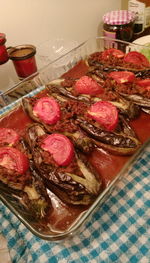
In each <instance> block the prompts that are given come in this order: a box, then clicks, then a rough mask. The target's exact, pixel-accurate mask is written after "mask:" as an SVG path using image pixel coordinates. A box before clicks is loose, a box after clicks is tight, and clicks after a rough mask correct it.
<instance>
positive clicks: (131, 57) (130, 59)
mask: <svg viewBox="0 0 150 263" xmlns="http://www.w3.org/2000/svg"><path fill="white" fill-rule="evenodd" d="M124 61H125V62H127V63H132V64H135V65H137V66H144V67H149V66H150V63H149V61H148V59H147V58H146V57H145V56H144V55H143V54H141V53H140V52H137V51H131V52H129V53H127V54H126V55H125V57H124Z"/></svg>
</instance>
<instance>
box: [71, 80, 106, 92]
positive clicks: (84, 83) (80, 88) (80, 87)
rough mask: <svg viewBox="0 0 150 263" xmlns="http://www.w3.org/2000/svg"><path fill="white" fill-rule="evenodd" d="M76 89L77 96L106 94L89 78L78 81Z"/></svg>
mask: <svg viewBox="0 0 150 263" xmlns="http://www.w3.org/2000/svg"><path fill="white" fill-rule="evenodd" d="M74 89H75V91H76V93H77V94H89V95H93V96H94V95H98V94H101V93H103V92H104V89H103V88H102V87H101V86H100V85H99V84H98V83H97V81H96V80H94V79H92V78H90V77H88V76H83V77H81V78H80V79H79V80H77V81H76V83H75V85H74Z"/></svg>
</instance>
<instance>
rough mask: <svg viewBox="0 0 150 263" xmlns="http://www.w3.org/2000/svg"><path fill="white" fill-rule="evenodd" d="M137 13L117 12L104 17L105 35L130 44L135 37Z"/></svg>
mask: <svg viewBox="0 0 150 263" xmlns="http://www.w3.org/2000/svg"><path fill="white" fill-rule="evenodd" d="M134 21H135V13H134V12H130V11H128V10H116V11H111V12H109V13H106V14H105V15H104V16H103V35H104V36H105V37H109V38H113V39H120V40H123V41H127V42H130V41H131V40H132V36H133V27H134Z"/></svg>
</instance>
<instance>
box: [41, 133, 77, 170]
mask: <svg viewBox="0 0 150 263" xmlns="http://www.w3.org/2000/svg"><path fill="white" fill-rule="evenodd" d="M41 147H42V149H44V150H45V151H48V152H49V153H50V154H52V156H53V159H54V161H55V162H56V163H57V164H58V165H59V166H66V165H69V164H70V163H71V161H72V159H73V156H74V147H73V144H72V142H71V141H70V140H69V139H68V138H67V137H66V136H65V135H62V134H59V133H53V134H51V135H48V136H47V137H46V138H45V139H44V140H43V143H42V145H41Z"/></svg>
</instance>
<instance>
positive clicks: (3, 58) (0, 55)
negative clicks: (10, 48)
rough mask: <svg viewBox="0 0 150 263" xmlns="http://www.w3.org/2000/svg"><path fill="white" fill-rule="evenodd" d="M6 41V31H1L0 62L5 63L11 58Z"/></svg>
mask: <svg viewBox="0 0 150 263" xmlns="http://www.w3.org/2000/svg"><path fill="white" fill-rule="evenodd" d="M5 43H6V35H5V34H4V33H0V64H4V63H5V62H7V61H8V59H9V57H8V53H7V49H6V46H5Z"/></svg>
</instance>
